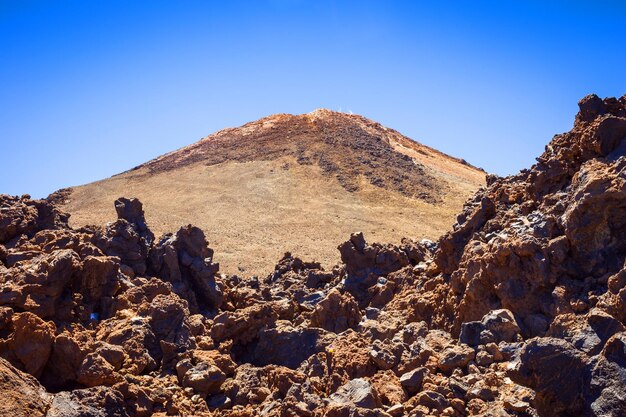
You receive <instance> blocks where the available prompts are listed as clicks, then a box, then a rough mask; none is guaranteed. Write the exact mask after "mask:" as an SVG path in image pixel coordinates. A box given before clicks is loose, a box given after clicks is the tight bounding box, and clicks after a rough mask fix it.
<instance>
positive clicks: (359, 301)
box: [0, 95, 626, 417]
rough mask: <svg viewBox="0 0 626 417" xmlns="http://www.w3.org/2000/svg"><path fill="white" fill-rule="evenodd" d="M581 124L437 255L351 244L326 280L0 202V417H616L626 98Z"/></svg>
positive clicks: (625, 271) (624, 252) (304, 263)
mask: <svg viewBox="0 0 626 417" xmlns="http://www.w3.org/2000/svg"><path fill="white" fill-rule="evenodd" d="M579 106H580V111H579V112H578V114H577V116H576V119H575V123H574V127H573V129H572V130H571V131H569V132H567V133H564V134H560V135H556V136H555V137H554V139H553V140H552V141H551V142H550V143H549V144H548V146H547V147H546V150H545V152H544V153H543V154H542V155H541V156H540V157H539V158H538V160H537V163H536V164H535V165H534V166H532V167H531V168H530V169H526V170H522V171H521V172H520V173H519V174H517V175H513V176H510V177H506V178H496V177H494V176H490V177H489V178H488V185H487V186H486V187H485V188H483V189H481V190H480V191H478V192H477V193H476V194H475V195H474V196H472V198H470V199H469V200H468V201H467V203H466V204H465V205H464V207H463V209H462V211H461V212H460V214H459V216H458V217H457V222H456V223H455V224H454V226H453V227H452V228H451V229H450V230H449V231H448V232H447V233H446V234H444V235H443V236H441V238H440V239H439V240H438V241H437V242H436V243H433V242H427V241H423V242H415V241H404V242H403V243H402V244H400V245H392V244H380V243H369V242H368V241H366V239H365V236H364V235H363V233H354V234H352V235H350V236H349V237H348V236H346V239H347V240H345V241H344V242H343V243H342V244H341V245H339V248H338V252H339V255H340V257H341V262H340V263H338V264H337V265H336V266H335V267H333V268H332V269H324V268H322V267H321V266H320V265H319V263H316V262H310V261H308V260H302V259H300V258H298V257H294V256H291V255H286V256H284V257H283V258H282V259H280V260H279V262H278V264H277V265H276V266H275V268H274V269H273V272H272V273H269V274H267V275H265V276H264V277H261V278H259V277H254V276H246V275H245V274H237V275H228V274H221V273H220V271H219V265H217V264H216V263H215V262H213V258H214V256H213V255H214V253H213V251H212V249H211V248H210V247H209V246H208V243H207V241H206V237H205V235H204V233H203V232H202V230H201V229H199V228H197V227H194V226H191V225H187V226H182V227H178V228H176V229H174V231H175V233H173V234H170V235H168V236H166V237H165V238H163V239H155V236H154V234H153V233H152V231H151V230H150V227H151V225H150V223H149V222H146V219H145V213H144V211H143V206H142V204H141V202H140V201H139V200H136V199H126V198H120V199H117V200H115V202H114V204H112V205H114V207H115V211H116V214H117V220H115V221H114V222H111V223H108V224H107V225H105V226H104V227H102V226H90V227H84V228H80V229H73V228H71V227H70V226H69V225H68V216H67V214H66V213H63V212H62V211H61V210H59V208H58V207H56V206H55V204H54V203H52V202H51V201H49V200H31V199H30V198H29V197H28V196H22V197H13V196H7V195H0V390H1V392H2V393H3V395H2V397H1V398H0V415H3V416H4V415H7V416H8V415H10V416H16V417H22V416H24V417H26V416H30V417H44V416H47V417H51V416H65V417H77V416H119V417H146V416H151V415H154V416H198V417H247V416H268V417H279V416H308V417H340V416H363V417H389V416H391V417H400V416H412V417H418V416H449V417H463V416H482V417H493V416H500V417H571V416H584V417H621V416H624V415H626V397H625V393H626V263H625V261H626V216H625V213H626V96H624V97H622V98H620V99H614V98H607V99H604V100H602V99H600V98H599V97H597V96H595V95H592V96H587V97H585V98H584V99H582V100H581V101H580V103H579ZM259 233H263V231H259Z"/></svg>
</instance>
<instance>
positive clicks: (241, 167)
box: [61, 110, 485, 274]
mask: <svg viewBox="0 0 626 417" xmlns="http://www.w3.org/2000/svg"><path fill="white" fill-rule="evenodd" d="M484 176H485V175H484V172H482V171H480V170H478V169H476V168H474V167H472V166H470V165H468V164H466V163H465V162H464V161H462V160H458V159H456V158H452V157H449V156H447V155H445V154H442V153H441V152H438V151H436V150H434V149H432V148H429V147H426V146H423V145H421V144H418V143H416V142H414V141H412V140H410V139H408V138H406V137H404V136H402V135H401V134H399V133H398V132H396V131H394V130H392V129H388V128H385V127H383V126H381V125H380V124H378V123H375V122H373V121H371V120H368V119H366V118H364V117H361V116H356V115H348V114H344V113H337V112H332V111H329V110H316V111H314V112H312V113H309V114H304V115H299V116H294V115H286V114H279V115H274V116H270V117H267V118H264V119H261V120H258V121H256V122H252V123H248V124H246V125H244V126H241V127H239V128H233V129H224V130H221V131H219V132H217V133H215V134H212V135H210V136H207V137H206V138H204V139H202V140H200V141H199V142H196V143H194V144H192V145H190V146H187V147H185V148H182V149H179V150H177V151H174V152H171V153H169V154H166V155H163V156H161V157H159V158H156V159H154V160H152V161H150V162H147V163H145V164H143V165H141V166H139V167H136V168H135V169H133V170H131V171H128V172H125V173H122V174H120V175H117V176H114V177H112V178H109V179H106V180H103V181H98V182H95V183H92V184H88V185H84V186H80V187H74V188H73V189H71V192H69V193H65V194H64V197H65V200H64V204H63V205H62V206H61V207H62V209H63V210H65V211H67V212H69V213H70V214H71V215H72V217H71V219H70V223H71V225H72V226H84V225H87V224H103V223H105V222H108V221H113V220H115V218H116V217H115V211H114V210H113V207H112V205H111V201H113V200H115V199H117V198H118V197H121V196H126V197H137V198H139V199H140V200H141V201H142V202H144V204H145V206H146V218H147V221H148V223H149V224H150V225H151V227H152V229H153V230H154V231H155V233H157V234H161V233H164V232H167V231H170V230H175V229H177V228H178V227H180V226H181V225H183V224H187V223H193V224H195V225H198V226H199V227H200V228H202V229H203V230H205V231H206V235H207V238H208V240H209V241H210V242H211V245H212V246H213V247H215V248H216V252H217V253H218V255H217V259H216V260H217V261H219V262H220V263H221V265H222V269H223V270H224V271H226V272H229V273H234V272H244V271H245V272H246V273H255V274H265V273H267V272H269V271H271V270H272V268H273V265H274V262H275V260H276V259H277V258H279V257H280V256H282V254H283V253H284V252H285V251H292V252H294V253H296V254H298V255H300V256H304V257H306V258H308V259H315V260H318V261H320V262H322V264H324V265H326V266H330V265H333V264H334V263H336V262H337V261H338V260H339V258H338V256H337V253H336V250H335V248H336V247H337V245H338V244H339V243H340V242H341V241H342V240H343V239H344V238H345V236H346V235H348V234H350V233H351V232H354V231H355V230H362V231H364V232H366V233H367V234H368V235H369V236H373V237H375V238H376V239H377V240H378V241H381V242H396V243H397V242H399V241H400V239H401V238H403V237H412V238H416V239H421V238H430V239H436V238H437V237H439V236H440V235H441V234H442V233H443V232H444V231H446V230H447V229H448V228H449V227H450V225H451V224H452V223H453V221H454V216H455V214H456V213H457V212H458V211H459V210H460V208H461V207H462V205H463V202H464V201H465V200H466V199H467V198H468V197H469V196H470V195H471V194H472V193H473V192H475V191H476V190H477V189H478V187H479V186H481V185H482V184H483V183H484Z"/></svg>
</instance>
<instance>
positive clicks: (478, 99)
mask: <svg viewBox="0 0 626 417" xmlns="http://www.w3.org/2000/svg"><path fill="white" fill-rule="evenodd" d="M620 3H621V4H620ZM623 4H624V3H623V2H617V1H615V2H611V1H601V0H600V1H548V0H544V1H518V2H514V1H505V0H500V1H480V0H474V1H457V2H445V1H382V0H380V1H364V0H360V1H326V0H311V1H304V0H302V1H298V0H267V1H227V2H226V1H214V2H212V1H190V0H185V1H182V0H181V1H159V0H150V1H132V2H130V1H115V0H107V1H84V0H80V1H69V0H57V1H29V0H14V1H7V0H0V146H1V151H0V155H1V161H2V165H1V166H2V175H0V193H9V194H23V193H29V194H31V195H33V196H35V197H43V196H46V195H47V194H48V193H50V192H52V191H54V190H56V189H58V188H61V187H65V186H70V185H79V184H83V183H87V182H91V181H94V180H97V179H101V178H104V177H108V176H110V175H112V174H115V173H118V172H121V171H124V170H126V169H129V168H132V167H133V166H136V165H138V164H140V163H142V162H144V161H146V160H148V159H151V158H153V157H156V156H158V155H160V154H163V153H165V152H168V151H171V150H174V149H176V148H179V147H181V146H184V145H187V144H189V143H192V142H194V141H196V140H198V139H199V138H201V137H203V136H205V135H207V134H209V133H211V132H213V131H215V130H218V129H221V128H224V127H230V126H238V125H241V124H243V123H246V122H248V121H252V120H255V119H258V118H260V117H263V116H266V115H269V114H272V113H305V112H309V111H311V110H313V109H315V108H319V107H325V108H330V109H333V110H340V109H341V110H343V111H352V112H354V113H359V114H362V115H364V116H367V117H369V118H372V119H374V120H376V121H379V122H381V123H382V124H384V125H386V126H389V127H392V128H395V129H397V130H399V131H400V132H402V133H404V134H405V135H407V136H409V137H411V138H413V139H415V140H418V141H420V142H422V143H425V144H427V145H430V146H433V147H435V148H437V149H440V150H442V151H444V152H447V153H450V154H452V155H455V156H458V157H462V158H465V159H467V160H468V161H469V162H471V163H473V164H475V165H478V166H481V167H483V168H484V169H486V170H487V171H489V172H495V173H497V174H500V175H505V174H512V173H515V172H517V171H518V170H520V169H522V168H524V167H529V166H530V165H531V164H532V163H533V162H534V158H535V157H536V156H538V155H539V154H540V153H541V152H542V150H543V148H544V146H545V144H546V143H547V142H548V141H549V140H550V139H551V138H552V136H553V135H554V134H556V133H560V132H563V131H566V130H569V129H570V127H571V125H572V122H573V117H574V115H575V113H576V111H577V105H576V103H577V101H578V100H579V99H580V98H581V97H582V96H584V95H586V94H588V93H591V92H595V93H597V94H598V95H600V96H620V95H622V94H625V93H626V76H625V75H624V71H625V69H626V48H625V46H624V45H626V31H625V30H624V28H625V27H626V6H625V5H623Z"/></svg>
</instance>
